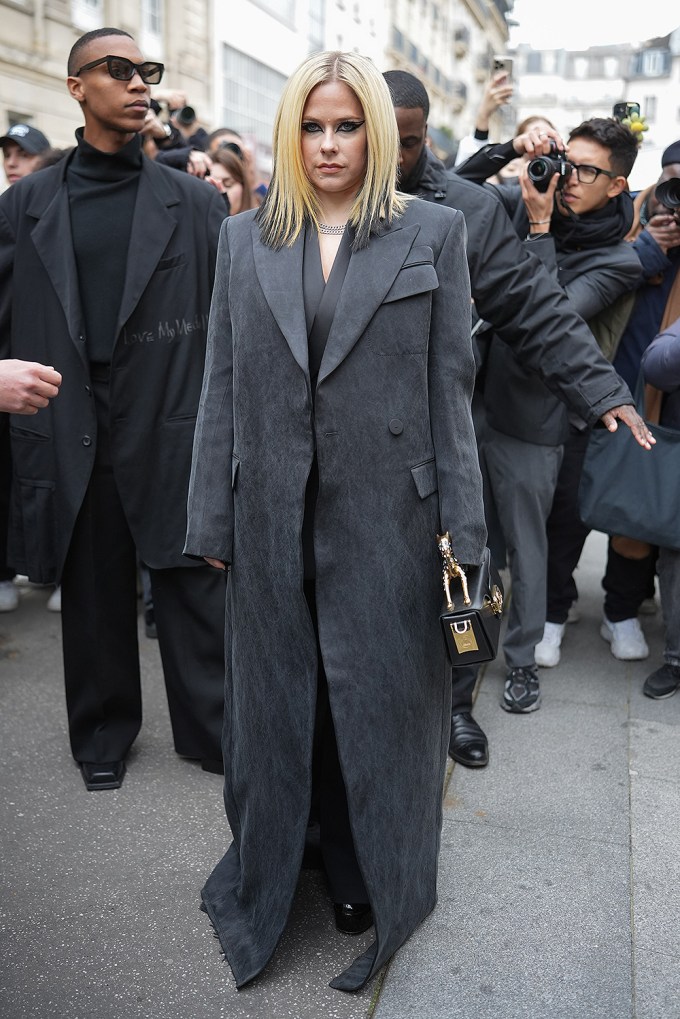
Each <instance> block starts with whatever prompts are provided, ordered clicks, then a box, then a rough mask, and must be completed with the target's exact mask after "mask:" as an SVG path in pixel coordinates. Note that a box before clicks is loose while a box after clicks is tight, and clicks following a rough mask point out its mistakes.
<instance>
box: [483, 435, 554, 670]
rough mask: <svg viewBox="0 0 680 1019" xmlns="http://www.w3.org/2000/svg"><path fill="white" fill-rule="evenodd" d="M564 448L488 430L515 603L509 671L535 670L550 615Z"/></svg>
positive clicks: (489, 468) (490, 469)
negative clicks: (552, 527) (554, 521)
mask: <svg viewBox="0 0 680 1019" xmlns="http://www.w3.org/2000/svg"><path fill="white" fill-rule="evenodd" d="M562 452H563V447H562V446H539V445H538V444H535V443H532V442H522V441H521V439H514V438H512V436H510V435H504V434H503V433H501V432H498V431H496V430H495V429H493V428H490V427H488V425H487V428H486V431H485V435H484V439H483V441H482V443H481V446H480V456H481V459H482V461H483V470H485V471H486V476H487V478H488V482H489V486H490V488H491V492H492V495H493V499H494V502H495V504H496V509H497V511H498V518H499V521H500V526H501V530H502V532H503V538H504V540H505V544H506V549H507V559H508V566H509V568H510V580H511V592H512V595H511V598H510V611H509V613H508V628H507V632H506V636H505V641H504V642H503V652H504V654H505V661H506V664H507V666H508V668H510V669H514V668H520V667H522V666H530V665H534V664H535V660H534V650H535V647H536V645H537V644H538V642H539V641H540V639H541V637H542V636H543V627H544V624H545V614H546V586H547V584H546V578H547V563H548V540H547V536H546V521H547V519H548V515H549V513H550V508H551V506H552V500H553V494H554V491H555V485H556V484H557V475H558V473H559V469H560V463H561V462H562Z"/></svg>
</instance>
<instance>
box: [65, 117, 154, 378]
mask: <svg viewBox="0 0 680 1019" xmlns="http://www.w3.org/2000/svg"><path fill="white" fill-rule="evenodd" d="M76 138H77V140H78V147H77V148H76V151H75V153H74V155H73V159H72V160H71V163H70V164H69V167H68V170H67V172H66V183H67V187H68V196H69V205H70V210H71V231H72V233H73V250H74V253H75V258H76V266H77V268H78V284H79V289H80V302H81V305H82V309H83V318H84V321H85V338H86V346H87V356H88V358H89V360H90V361H95V362H101V363H103V364H108V363H109V362H110V361H111V354H112V352H113V346H114V343H115V341H116V335H115V329H116V320H117V318H118V311H119V309H120V302H121V298H122V296H123V285H124V282H125V269H126V264H127V258H128V248H129V246H130V231H131V229H132V217H133V215H134V211H135V202H136V200H137V186H138V184H139V174H140V172H141V169H142V140H141V137H140V136H139V135H135V136H134V138H132V139H131V141H129V142H128V143H127V145H125V146H124V147H123V148H122V149H120V150H119V151H118V152H111V153H109V152H100V150H99V149H95V148H94V147H93V146H92V145H90V144H89V143H88V142H86V141H85V139H84V138H83V129H82V128H79V129H78V130H77V131H76Z"/></svg>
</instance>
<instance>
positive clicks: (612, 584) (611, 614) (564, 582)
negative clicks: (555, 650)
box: [546, 429, 657, 623]
mask: <svg viewBox="0 0 680 1019" xmlns="http://www.w3.org/2000/svg"><path fill="white" fill-rule="evenodd" d="M589 435H590V432H588V431H582V432H578V431H576V430H575V429H572V431H571V434H570V436H569V439H568V441H567V442H566V443H565V446H564V457H563V459H562V466H561V468H560V473H559V477H558V480H557V488H556V489H555V495H554V497H553V505H552V509H551V511H550V516H549V517H548V524H547V531H548V599H547V612H546V619H547V620H548V622H549V623H566V621H567V616H568V614H569V608H570V606H571V604H572V602H575V601H576V600H577V599H578V589H577V587H576V581H575V580H574V571H575V570H576V567H577V566H578V562H579V559H580V558H581V553H582V551H583V546H584V544H585V541H586V538H587V537H588V535H589V533H590V530H589V528H588V527H586V526H585V524H583V523H582V521H581V518H580V517H579V512H578V489H579V484H580V481H581V471H582V468H583V460H584V457H585V455H586V448H587V446H588V438H589ZM656 559H657V549H653V550H652V551H651V552H650V554H649V555H648V556H647V557H646V558H645V559H627V558H625V556H622V555H619V553H618V552H616V550H615V549H614V548H612V544H611V541H610V542H609V551H608V555H607V568H606V571H605V575H604V578H603V580H602V586H603V588H604V590H605V592H606V593H605V600H604V612H605V615H606V617H607V619H609V620H610V621H611V622H612V623H619V622H621V620H623V619H633V618H634V617H635V616H637V614H638V610H639V608H640V604H641V603H642V602H643V601H644V600H645V598H648V597H650V596H651V595H653V593H654V574H655V568H656Z"/></svg>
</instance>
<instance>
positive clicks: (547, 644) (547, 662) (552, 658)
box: [534, 623, 566, 669]
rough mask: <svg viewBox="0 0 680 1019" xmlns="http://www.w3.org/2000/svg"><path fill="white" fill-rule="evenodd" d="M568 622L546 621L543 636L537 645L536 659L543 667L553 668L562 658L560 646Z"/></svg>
mask: <svg viewBox="0 0 680 1019" xmlns="http://www.w3.org/2000/svg"><path fill="white" fill-rule="evenodd" d="M565 627H566V623H546V624H545V627H544V629H543V637H542V639H541V640H540V641H539V643H538V644H537V645H536V650H535V651H534V659H535V661H536V665H540V666H541V668H543V669H552V667H553V665H557V664H558V662H559V660H560V646H561V644H562V638H563V637H564V630H565Z"/></svg>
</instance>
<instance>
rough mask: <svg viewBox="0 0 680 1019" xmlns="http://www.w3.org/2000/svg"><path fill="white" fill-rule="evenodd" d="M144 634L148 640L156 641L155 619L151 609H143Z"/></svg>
mask: <svg viewBox="0 0 680 1019" xmlns="http://www.w3.org/2000/svg"><path fill="white" fill-rule="evenodd" d="M144 633H145V634H146V635H147V637H149V639H150V640H158V630H157V629H156V617H155V615H154V611H153V609H144Z"/></svg>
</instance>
